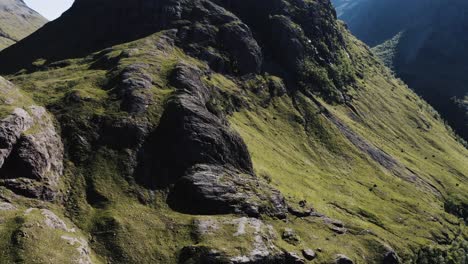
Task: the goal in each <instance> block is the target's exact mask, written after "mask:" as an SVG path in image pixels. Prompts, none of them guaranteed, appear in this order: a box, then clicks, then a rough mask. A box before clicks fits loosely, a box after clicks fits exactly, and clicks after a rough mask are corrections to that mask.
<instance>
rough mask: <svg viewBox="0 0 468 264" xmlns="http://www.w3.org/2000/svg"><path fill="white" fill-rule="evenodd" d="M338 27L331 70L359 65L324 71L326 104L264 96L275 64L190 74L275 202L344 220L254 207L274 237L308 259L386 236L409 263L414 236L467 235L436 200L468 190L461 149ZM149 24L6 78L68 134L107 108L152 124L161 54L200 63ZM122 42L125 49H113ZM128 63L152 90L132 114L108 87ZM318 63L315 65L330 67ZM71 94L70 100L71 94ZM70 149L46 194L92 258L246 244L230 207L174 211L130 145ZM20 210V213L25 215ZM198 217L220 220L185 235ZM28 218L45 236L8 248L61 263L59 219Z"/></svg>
mask: <svg viewBox="0 0 468 264" xmlns="http://www.w3.org/2000/svg"><path fill="white" fill-rule="evenodd" d="M346 36H347V37H346V42H347V47H348V51H347V52H348V53H349V55H350V56H349V58H346V59H345V58H342V59H343V60H344V61H343V63H342V64H340V65H339V66H336V69H334V70H335V71H337V72H341V73H340V74H338V76H354V74H356V75H358V76H361V77H362V78H361V79H360V78H358V77H353V79H355V80H356V81H355V82H353V83H351V84H350V83H349V82H348V81H347V80H343V79H340V80H334V81H335V83H333V85H338V84H340V85H346V84H348V85H350V87H341V88H340V89H341V90H345V91H347V93H348V94H350V95H352V97H353V100H352V101H351V102H350V103H348V105H344V104H343V105H340V104H328V103H327V102H326V101H325V100H323V99H321V98H320V97H312V96H310V95H309V96H305V95H303V94H302V93H299V92H298V93H296V94H292V95H283V96H281V97H274V98H271V97H270V94H269V87H268V86H269V84H270V83H271V82H274V83H275V85H274V86H281V84H282V82H283V81H282V80H281V79H280V78H278V77H275V76H269V75H264V76H252V77H251V78H249V79H248V80H246V81H245V82H243V81H240V80H238V79H235V78H233V77H229V76H224V75H221V74H211V75H210V76H209V77H208V76H205V77H204V78H203V80H204V81H205V83H206V84H208V85H209V86H210V87H212V88H213V89H215V96H213V98H212V99H211V101H210V104H211V107H213V108H214V109H217V111H220V112H222V113H224V114H226V115H228V118H229V121H230V123H231V126H232V128H233V129H235V130H236V131H237V132H239V133H240V134H241V136H242V138H243V139H244V140H245V142H246V143H247V146H248V148H249V151H250V153H251V156H252V160H253V164H254V169H255V171H256V173H257V175H258V176H259V177H263V178H265V179H266V180H267V181H269V182H270V184H271V185H272V186H273V187H275V188H277V189H279V190H280V191H281V192H282V193H283V194H284V196H285V197H286V199H287V201H288V203H290V204H298V203H299V201H302V200H306V201H307V204H308V205H309V206H313V208H314V209H315V210H316V211H318V212H320V213H323V214H325V215H326V216H328V217H330V218H333V219H337V220H340V221H342V222H343V223H344V225H345V227H346V229H347V232H346V233H345V234H336V233H334V232H333V231H332V230H331V228H332V226H331V224H329V223H326V222H325V221H324V219H322V218H316V217H311V218H306V219H300V218H295V217H292V216H291V217H290V218H289V219H288V220H287V221H282V220H278V219H272V218H268V217H264V219H263V221H264V222H265V223H266V224H269V225H271V226H272V227H273V228H274V233H275V234H276V236H275V238H274V239H272V241H273V243H274V245H275V247H276V248H278V249H281V250H288V251H294V252H297V253H300V251H301V250H302V249H304V248H312V249H314V250H315V249H317V248H321V252H319V254H318V259H317V261H315V263H328V262H329V261H330V260H331V259H333V257H334V255H335V254H346V255H348V256H349V257H351V258H352V259H354V260H356V262H357V263H379V262H380V261H381V257H382V254H383V253H384V252H385V251H386V249H385V248H386V246H390V247H392V248H394V249H395V250H396V251H397V252H398V253H399V254H400V256H401V257H402V258H403V259H404V261H405V263H406V262H407V263H411V259H412V258H413V257H414V256H415V255H417V253H418V251H419V250H420V249H421V248H426V247H431V246H432V247H436V248H439V250H442V251H443V250H449V249H450V246H448V245H447V246H443V245H442V244H443V243H449V244H450V242H451V240H460V241H462V242H460V243H463V240H466V237H467V236H468V231H467V229H466V227H465V223H464V222H463V220H461V219H458V218H457V217H456V216H454V215H451V214H448V213H446V212H445V210H444V208H445V207H444V206H445V205H446V200H448V199H450V200H451V201H453V204H460V203H465V204H466V202H467V201H468V186H467V185H466V184H464V183H466V180H467V175H468V168H467V167H466V164H467V161H468V153H467V150H466V149H465V148H464V147H463V146H462V145H461V144H460V143H459V142H457V141H456V139H455V136H454V135H453V133H452V132H451V131H449V130H448V129H447V127H446V126H445V125H444V123H443V122H442V121H441V120H440V117H439V116H438V114H437V113H436V112H435V111H434V110H433V109H432V108H431V107H430V106H428V105H427V104H426V103H424V102H423V101H422V100H421V99H419V98H418V97H417V96H416V95H415V94H414V93H413V92H411V91H410V89H408V88H407V87H406V86H404V85H403V84H402V82H401V81H399V80H397V79H395V78H394V77H393V76H392V74H391V73H390V72H389V70H388V69H386V68H384V67H383V66H382V65H381V64H380V63H379V62H378V60H377V59H376V58H375V57H373V56H372V55H371V54H370V52H369V51H368V49H367V48H366V47H365V46H364V45H363V44H362V43H360V42H358V41H357V40H355V39H354V38H353V37H350V36H348V35H346ZM160 37H161V35H160V34H156V35H153V36H150V37H148V38H145V39H142V40H138V41H135V42H131V43H127V44H123V45H119V46H116V47H113V48H112V49H110V50H106V51H103V52H101V53H96V54H93V55H90V56H88V57H86V58H81V59H73V60H68V61H65V62H63V63H62V65H63V66H60V67H58V66H57V67H52V66H50V65H48V64H47V63H44V64H42V65H38V66H37V67H38V70H37V71H35V72H31V73H27V72H22V73H19V74H17V75H15V76H9V79H11V80H12V81H13V82H14V83H15V84H17V85H18V86H20V87H21V88H22V90H23V93H25V94H28V96H30V97H31V98H33V99H34V101H35V102H36V103H38V104H40V105H44V106H46V107H47V108H48V109H49V110H50V111H51V112H52V113H53V114H54V115H55V116H56V117H57V119H58V120H59V122H65V121H67V122H68V121H71V123H70V124H68V123H67V125H70V126H72V127H73V128H76V134H80V135H81V134H83V135H85V136H90V135H89V134H90V133H95V132H96V131H95V129H96V128H94V127H93V126H92V122H91V121H90V120H92V119H93V118H101V117H105V118H109V119H110V120H114V121H117V120H119V119H122V118H131V119H133V120H135V121H137V122H148V123H149V124H150V125H151V127H152V128H155V127H156V126H157V125H158V122H159V118H160V116H161V114H162V112H163V109H164V105H165V101H166V100H167V98H168V97H169V96H170V95H171V93H172V91H173V89H172V87H170V85H169V84H168V83H169V82H168V76H169V74H170V72H171V70H172V69H173V68H174V66H175V65H176V64H177V63H178V62H179V61H185V62H188V63H190V64H194V65H198V66H199V67H200V68H206V65H204V64H203V63H201V62H199V61H197V60H195V59H193V58H190V57H189V56H187V55H186V54H184V53H183V52H182V51H181V50H180V49H178V48H175V47H172V46H170V45H167V44H165V43H162V42H161V41H162V40H161V39H160ZM155 43H159V44H157V45H156V44H155ZM161 43H162V44H161ZM129 52H131V53H132V54H133V55H132V56H127V55H125V54H128V53H129ZM105 62H110V63H109V65H108V64H106V63H105ZM134 63H146V64H148V65H150V67H149V68H148V70H147V71H148V74H150V75H151V77H152V79H153V85H152V87H151V89H150V90H149V92H150V93H151V94H152V95H153V103H152V105H151V106H150V108H149V109H148V111H147V112H146V113H143V114H135V115H131V114H129V113H127V112H124V111H122V110H120V108H119V106H120V101H119V100H120V99H119V98H117V97H116V96H115V93H114V91H115V89H116V84H115V80H116V78H117V77H118V76H119V74H120V72H121V71H122V70H123V69H124V68H125V67H126V66H128V65H131V64H134ZM350 67H352V69H349V68H350ZM325 74H326V75H327V78H331V77H333V76H335V75H333V74H330V73H328V72H326V73H325V72H324V76H325ZM330 76H331V77H330ZM335 77H336V76H335ZM351 86H352V87H351ZM73 95H76V96H77V97H78V98H81V100H80V101H79V102H78V103H77V102H71V101H70V100H69V99H70V97H71V96H73ZM28 100H31V99H28ZM19 101H21V100H19ZM30 102H32V101H27V103H30ZM326 111H328V112H329V113H330V114H331V115H333V116H334V117H335V118H336V119H339V120H341V121H342V122H343V123H344V124H346V126H347V127H348V129H349V130H351V131H353V132H354V133H355V134H357V135H359V136H360V137H361V138H364V139H365V140H366V141H367V142H368V143H369V144H370V145H373V146H375V147H377V148H379V149H381V150H382V151H384V152H385V153H387V154H389V155H391V156H392V157H394V158H395V159H396V160H397V161H398V162H399V163H401V164H402V166H404V167H407V168H409V169H410V170H412V171H414V173H415V174H417V175H419V176H420V177H421V178H422V179H423V181H426V182H429V183H430V184H431V185H433V186H434V187H435V188H437V190H439V191H440V194H433V193H430V192H428V191H427V189H425V188H424V186H419V185H418V184H415V183H412V182H409V181H406V180H404V179H402V178H400V177H397V176H396V175H394V174H393V173H392V172H391V171H389V170H386V169H385V168H383V167H382V166H381V165H380V164H379V163H377V162H376V161H374V160H373V159H372V158H371V157H370V156H369V155H368V154H367V153H365V152H363V151H361V150H360V149H359V148H358V147H356V146H355V145H354V144H353V143H352V142H351V141H350V140H348V138H347V137H346V136H345V135H344V134H343V132H342V131H341V130H340V129H339V128H338V127H337V126H336V125H335V124H334V123H333V122H331V121H330V119H329V118H328V117H327V116H326V115H325V114H324V113H325V112H326ZM82 154H83V155H82V158H83V159H82V160H75V159H72V158H70V157H67V160H66V161H65V165H66V166H65V175H64V177H63V186H64V190H68V192H67V196H66V201H65V203H64V206H63V207H62V206H60V205H49V204H47V206H48V207H50V209H51V210H53V211H54V212H56V213H57V214H58V215H60V216H61V217H63V218H64V219H69V220H67V221H69V224H70V225H72V224H74V225H75V226H77V228H78V229H79V232H80V234H83V235H84V236H85V237H86V238H88V239H89V241H90V246H91V247H92V249H93V257H94V258H95V260H96V262H97V263H100V262H102V263H106V262H108V261H111V262H112V263H176V262H177V256H178V252H179V251H180V249H181V248H183V247H184V246H189V245H198V246H207V247H210V248H215V249H219V250H222V251H223V252H227V254H228V255H229V256H236V255H238V254H248V253H249V252H251V250H252V245H253V241H254V237H253V236H254V234H253V231H252V230H247V232H246V235H244V236H233V234H234V233H235V232H236V231H237V230H236V228H237V227H236V225H235V224H233V222H232V221H233V220H234V219H236V218H238V216H234V215H223V216H212V217H207V216H192V215H184V214H180V213H177V212H174V211H172V210H171V209H170V208H169V207H168V205H167V204H166V202H165V199H166V198H167V197H166V195H167V194H166V193H165V192H163V191H156V192H152V191H149V190H146V189H144V188H142V187H140V186H138V185H137V184H135V182H134V180H133V178H132V177H131V173H129V172H128V167H129V166H130V163H131V156H132V154H133V153H132V151H131V150H121V149H113V148H111V147H103V146H96V149H93V150H92V151H89V150H82ZM72 160H73V161H74V162H75V163H74V162H72ZM17 203H18V204H19V205H20V206H21V208H23V207H24V208H27V207H31V206H38V205H37V204H35V203H34V202H33V201H31V200H27V199H21V200H20V201H18V202H17ZM18 214H20V211H18V212H16V213H14V212H0V217H1V218H3V219H5V223H7V224H5V225H3V224H2V225H0V237H1V238H2V239H1V241H0V246H1V248H2V249H3V248H4V249H5V250H4V251H2V252H4V253H2V255H0V256H1V258H4V259H5V261H6V263H8V261H12V260H13V257H14V256H15V255H14V254H13V253H14V252H11V250H13V249H15V248H14V247H11V244H10V242H9V240H8V237H11V234H12V232H13V231H14V230H17V229H18V228H21V227H20V226H19V225H18V224H15V222H14V221H13V219H14V218H15V217H16V216H17V215H18ZM30 218H31V219H29V218H28V219H26V221H36V220H35V218H34V217H33V216H31V217H30ZM208 218H209V219H214V220H216V221H218V222H220V223H222V224H221V225H220V228H219V229H218V230H217V231H216V232H214V233H213V234H207V235H202V236H197V235H194V231H195V230H194V229H195V225H194V221H196V220H197V219H199V220H206V219H208ZM285 228H292V229H293V230H294V231H295V232H296V233H297V234H298V236H299V237H300V243H299V244H298V245H291V244H288V243H287V242H285V241H283V240H281V233H280V232H281V230H284V229H285ZM31 232H32V233H33V234H35V236H36V237H41V238H42V237H43V238H44V239H45V241H46V242H44V244H41V245H40V246H39V247H38V248H37V249H33V244H32V243H30V242H28V240H27V241H26V242H25V243H24V244H23V245H24V249H22V251H19V253H18V254H19V255H20V257H21V258H25V260H26V261H29V260H33V259H37V260H38V262H42V263H45V262H47V261H46V259H44V258H45V257H48V258H51V259H54V260H55V259H56V260H57V261H60V262H63V261H65V262H64V263H66V260H65V259H64V257H65V255H68V254H74V253H75V251H73V249H68V248H67V249H63V250H62V248H61V246H60V245H59V243H58V242H59V241H60V240H57V235H58V234H60V232H58V233H56V232H52V233H47V232H44V231H43V230H42V231H41V230H31ZM31 241H34V240H31ZM436 242H439V244H441V245H438V244H437V243H436ZM1 243H3V244H1ZM69 250H70V251H69ZM436 251H437V250H436ZM41 252H43V253H41ZM421 254H422V253H421ZM440 254H442V253H440ZM1 260H3V259H1ZM413 263H414V262H413Z"/></svg>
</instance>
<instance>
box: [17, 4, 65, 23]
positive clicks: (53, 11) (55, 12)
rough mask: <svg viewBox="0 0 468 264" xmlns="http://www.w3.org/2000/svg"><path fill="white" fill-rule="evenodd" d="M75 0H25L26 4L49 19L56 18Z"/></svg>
mask: <svg viewBox="0 0 468 264" xmlns="http://www.w3.org/2000/svg"><path fill="white" fill-rule="evenodd" d="M73 1H74V0H25V2H26V4H27V5H28V6H29V7H31V8H32V9H34V10H36V11H37V12H39V13H41V15H43V16H44V17H46V18H47V19H48V20H54V19H56V18H57V17H59V16H60V15H61V14H62V13H63V12H65V11H66V10H67V9H68V8H70V6H71V5H72V4H73Z"/></svg>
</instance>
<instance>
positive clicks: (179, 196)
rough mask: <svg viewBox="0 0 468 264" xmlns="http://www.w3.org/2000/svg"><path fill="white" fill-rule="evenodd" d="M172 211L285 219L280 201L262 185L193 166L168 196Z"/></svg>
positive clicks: (228, 172) (211, 168)
mask: <svg viewBox="0 0 468 264" xmlns="http://www.w3.org/2000/svg"><path fill="white" fill-rule="evenodd" d="M169 203H170V204H171V205H172V207H173V208H175V209H177V210H179V211H182V212H185V213H193V214H197V213H198V214H200V213H201V214H226V213H232V212H235V213H245V214H247V215H249V216H253V217H258V216H259V215H260V214H261V213H264V214H269V215H274V216H277V217H280V218H284V217H285V206H284V203H285V202H284V198H283V197H282V196H281V194H280V193H279V192H278V191H276V190H274V189H271V187H269V186H268V185H266V184H265V183H262V182H260V181H259V180H258V179H256V178H255V177H253V176H251V175H247V174H245V173H242V172H239V171H236V169H230V168H225V167H221V166H210V165H196V166H194V167H193V168H191V169H189V170H188V171H187V174H186V175H185V176H183V177H182V178H181V179H180V180H179V181H178V182H177V183H176V185H175V187H174V189H173V190H172V192H171V195H170V196H169Z"/></svg>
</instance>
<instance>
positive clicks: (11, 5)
mask: <svg viewBox="0 0 468 264" xmlns="http://www.w3.org/2000/svg"><path fill="white" fill-rule="evenodd" d="M46 22H47V20H46V19H45V18H44V17H42V16H41V15H39V14H38V13H36V12H35V11H33V10H31V9H30V8H29V7H28V6H26V4H25V3H24V2H23V1H22V0H2V2H1V3H0V50H2V49H4V48H6V47H8V46H10V45H12V44H14V43H16V42H18V41H19V40H21V39H23V38H24V37H26V36H28V35H29V34H31V33H33V32H34V31H36V30H37V29H38V28H40V27H41V26H43V25H44V24H45V23H46Z"/></svg>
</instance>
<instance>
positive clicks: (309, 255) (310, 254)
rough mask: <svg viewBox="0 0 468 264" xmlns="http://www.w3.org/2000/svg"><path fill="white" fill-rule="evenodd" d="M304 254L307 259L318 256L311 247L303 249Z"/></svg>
mask: <svg viewBox="0 0 468 264" xmlns="http://www.w3.org/2000/svg"><path fill="white" fill-rule="evenodd" d="M302 255H303V256H304V258H305V259H307V260H314V259H315V258H316V257H317V253H315V251H313V250H312V249H310V248H307V249H303V250H302Z"/></svg>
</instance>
